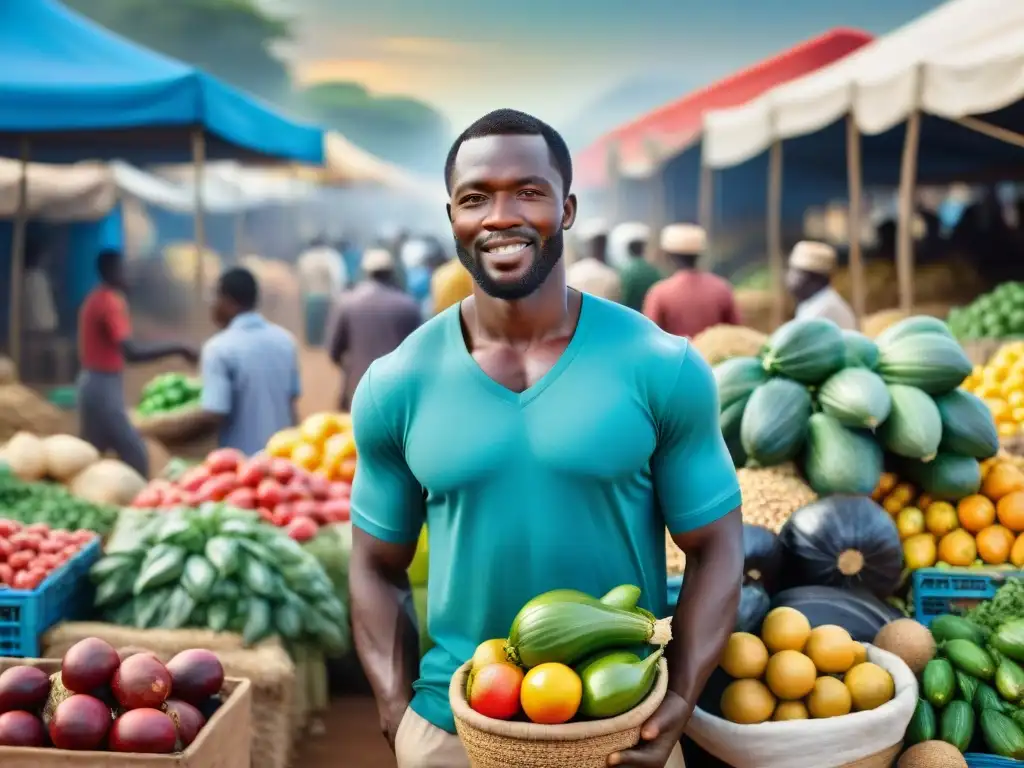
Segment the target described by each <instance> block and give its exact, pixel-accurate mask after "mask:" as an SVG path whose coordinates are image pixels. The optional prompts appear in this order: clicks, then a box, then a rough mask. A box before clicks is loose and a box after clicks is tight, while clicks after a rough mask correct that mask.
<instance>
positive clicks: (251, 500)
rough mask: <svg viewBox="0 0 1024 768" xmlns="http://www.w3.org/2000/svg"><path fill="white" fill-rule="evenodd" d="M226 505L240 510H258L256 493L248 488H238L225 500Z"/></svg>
mask: <svg viewBox="0 0 1024 768" xmlns="http://www.w3.org/2000/svg"><path fill="white" fill-rule="evenodd" d="M224 503H225V504H230V505H231V506H232V507H238V508H239V509H256V491H254V490H253V489H252V488H249V487H248V486H243V487H242V488H236V489H235V490H233V491H232V492H231V493H229V494H228V495H227V496H226V497H225V498H224Z"/></svg>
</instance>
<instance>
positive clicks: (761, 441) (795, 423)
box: [740, 331, 873, 490]
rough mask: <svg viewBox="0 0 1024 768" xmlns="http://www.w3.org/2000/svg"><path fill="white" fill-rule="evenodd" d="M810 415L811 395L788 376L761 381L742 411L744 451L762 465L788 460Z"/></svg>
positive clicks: (799, 443)
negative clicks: (762, 382) (787, 377)
mask: <svg viewBox="0 0 1024 768" xmlns="http://www.w3.org/2000/svg"><path fill="white" fill-rule="evenodd" d="M836 332H837V333H838V331H836ZM810 416H811V395H810V393H809V392H808V391H807V388H806V387H803V386H801V385H800V384H798V383H796V382H795V381H790V380H789V379H772V380H771V381H767V382H765V383H764V384H762V385H761V386H760V387H758V388H757V389H755V390H754V394H752V395H751V396H750V400H748V401H747V407H746V408H745V409H744V411H743V420H742V422H741V423H740V441H741V442H742V444H743V450H744V452H745V453H746V454H747V456H749V457H750V458H751V459H753V460H754V461H756V462H757V463H758V464H760V465H761V466H763V467H770V466H773V465H775V464H781V463H782V462H784V461H789V460H790V459H792V458H794V457H795V456H796V455H797V454H798V453H799V452H800V449H801V448H803V445H804V439H805V438H806V436H807V420H808V419H809V418H810ZM872 490H873V489H872Z"/></svg>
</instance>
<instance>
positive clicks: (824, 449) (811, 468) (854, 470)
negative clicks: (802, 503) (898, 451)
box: [804, 413, 883, 496]
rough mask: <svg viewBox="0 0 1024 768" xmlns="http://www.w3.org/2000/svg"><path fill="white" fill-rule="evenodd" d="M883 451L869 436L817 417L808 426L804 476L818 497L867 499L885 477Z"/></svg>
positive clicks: (828, 417) (810, 420) (830, 419)
mask: <svg viewBox="0 0 1024 768" xmlns="http://www.w3.org/2000/svg"><path fill="white" fill-rule="evenodd" d="M882 459H883V456H882V449H881V447H880V446H879V445H878V442H877V441H875V440H874V439H873V438H872V437H871V435H870V434H869V433H867V432H863V431H859V430H853V429H847V428H846V427H844V426H843V425H842V424H840V423H839V422H838V421H837V420H836V419H834V418H833V417H831V416H829V415H827V414H824V413H816V414H814V415H813V416H811V418H810V419H808V422H807V450H806V453H805V457H804V473H805V474H806V475H807V481H808V483H809V484H810V486H811V488H813V489H814V491H815V493H817V494H818V495H819V496H826V495H832V494H836V493H849V494H856V495H868V494H870V493H871V492H872V491H873V490H874V489H875V487H876V486H877V485H878V481H879V479H880V478H881V476H882Z"/></svg>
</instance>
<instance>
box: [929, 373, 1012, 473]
mask: <svg viewBox="0 0 1024 768" xmlns="http://www.w3.org/2000/svg"><path fill="white" fill-rule="evenodd" d="M935 405H936V406H937V407H938V409H939V416H940V417H941V419H942V442H941V443H939V450H940V451H945V452H947V453H961V454H963V455H964V456H973V457H974V458H976V459H989V458H991V457H993V456H995V455H996V454H997V453H998V452H999V433H998V432H997V431H996V423H995V421H994V420H993V419H992V411H990V410H989V408H988V406H987V405H985V401H983V400H982V399H981V398H980V397H978V396H977V395H973V394H971V393H970V392H965V391H964V390H962V389H954V390H953V391H952V392H949V393H947V394H945V395H939V397H937V398H935Z"/></svg>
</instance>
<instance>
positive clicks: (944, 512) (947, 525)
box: [924, 501, 960, 536]
mask: <svg viewBox="0 0 1024 768" xmlns="http://www.w3.org/2000/svg"><path fill="white" fill-rule="evenodd" d="M924 524H925V527H926V528H927V529H928V533H931V534H934V535H935V536H945V535H946V534H947V533H949V532H950V531H952V530H953V529H954V528H959V527H960V519H959V518H958V517H957V515H956V507H954V506H953V505H952V504H950V503H949V502H948V501H933V502H932V503H931V504H929V505H928V509H926V510H925V513H924Z"/></svg>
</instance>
